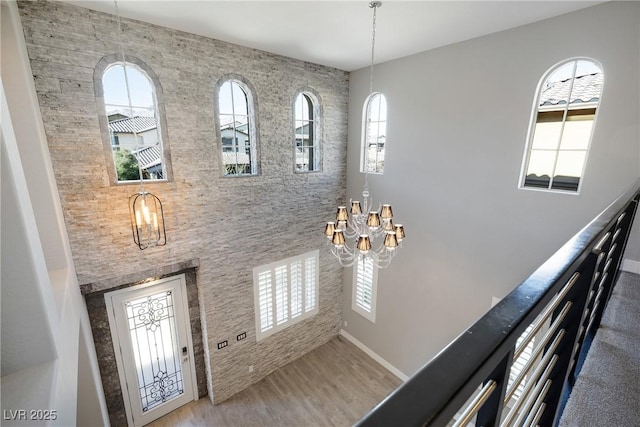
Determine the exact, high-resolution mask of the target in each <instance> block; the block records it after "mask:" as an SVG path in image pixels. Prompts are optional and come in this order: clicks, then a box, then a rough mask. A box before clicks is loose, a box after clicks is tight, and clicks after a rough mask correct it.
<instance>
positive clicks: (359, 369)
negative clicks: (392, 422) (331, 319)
mask: <svg viewBox="0 0 640 427" xmlns="http://www.w3.org/2000/svg"><path fill="white" fill-rule="evenodd" d="M401 382H402V381H401V380H400V379H398V378H397V377H396V376H395V375H393V374H392V373H391V372H389V371H387V370H386V369H385V368H384V367H382V366H381V365H380V364H378V363H377V362H376V361H375V360H373V359H371V358H370V357H369V356H367V355H366V354H365V353H364V352H363V351H362V350H360V349H359V348H357V347H356V346H355V345H353V344H352V343H350V342H349V341H347V340H346V339H344V338H342V337H337V338H334V339H332V340H331V341H329V342H328V343H326V344H324V345H322V346H320V347H318V348H317V349H315V350H313V351H311V352H310V353H308V354H306V355H305V356H303V357H301V358H300V359H298V360H295V361H293V362H291V363H290V364H288V365H286V366H284V367H282V368H280V369H278V370H276V371H275V372H273V373H271V374H270V375H268V376H267V377H265V378H264V379H262V380H261V381H259V382H257V383H256V384H254V385H252V386H251V387H249V388H248V389H246V390H244V391H242V392H240V393H238V394H236V395H235V396H233V397H232V398H230V399H228V400H226V401H224V402H222V403H221V404H220V405H216V406H214V405H212V404H211V402H210V400H209V398H208V397H205V398H203V399H200V400H199V401H197V402H191V403H189V404H187V405H185V406H183V407H182V408H179V409H177V410H176V411H173V412H172V413H170V414H167V415H165V416H164V417H162V418H159V419H158V420H156V421H155V422H153V423H151V424H150V426H153V427H177V426H181V427H196V426H198V427H200V426H216V427H217V426H220V427H248V426H267V427H271V426H272V427H288V426H292V427H302V426H304V427H312V426H322V427H324V426H351V425H353V424H354V423H355V422H356V421H358V420H359V419H360V418H361V417H362V416H363V415H365V414H366V413H367V412H368V411H369V410H371V409H372V408H373V407H374V406H375V405H377V404H378V403H379V402H380V401H381V400H382V399H384V397H386V396H387V395H388V394H389V393H391V392H392V391H393V390H394V389H395V388H396V387H398V386H399V385H400V384H401Z"/></svg>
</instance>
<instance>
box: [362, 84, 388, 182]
mask: <svg viewBox="0 0 640 427" xmlns="http://www.w3.org/2000/svg"><path fill="white" fill-rule="evenodd" d="M363 116H364V120H363V121H364V126H363V128H364V129H363V135H362V150H361V160H360V171H361V172H368V173H380V174H381V173H383V172H384V152H385V145H386V141H387V100H386V98H385V97H384V95H383V94H381V93H373V94H371V95H370V96H369V97H368V98H367V101H366V102H365V104H364V114H363Z"/></svg>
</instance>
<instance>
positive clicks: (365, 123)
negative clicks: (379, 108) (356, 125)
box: [360, 92, 389, 175]
mask: <svg viewBox="0 0 640 427" xmlns="http://www.w3.org/2000/svg"><path fill="white" fill-rule="evenodd" d="M377 96H380V97H382V100H384V103H385V105H387V114H386V115H385V117H384V120H378V121H377V122H376V123H383V122H384V123H385V126H386V127H387V131H386V132H385V142H384V154H383V155H382V161H383V164H382V168H381V169H380V170H379V171H378V170H376V169H372V170H370V169H367V168H368V164H369V163H368V162H367V159H368V153H369V147H368V141H369V122H370V120H369V116H370V114H369V113H370V108H369V106H370V105H371V101H372V100H373V99H374V98H375V97H377ZM388 105H389V104H388V103H387V97H386V96H384V94H383V93H380V92H374V93H372V94H371V95H369V96H368V97H367V99H366V100H365V102H364V108H363V111H362V141H361V146H360V172H361V173H370V174H376V175H382V174H384V162H385V157H386V153H387V135H386V134H388V133H389V132H388V130H389V126H388V125H389V118H388V115H389V110H388ZM376 160H378V158H377V157H376ZM376 164H377V162H376Z"/></svg>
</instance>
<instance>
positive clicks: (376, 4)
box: [369, 1, 382, 94]
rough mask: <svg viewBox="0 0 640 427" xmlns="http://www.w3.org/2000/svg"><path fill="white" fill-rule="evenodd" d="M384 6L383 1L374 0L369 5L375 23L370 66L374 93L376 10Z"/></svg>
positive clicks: (371, 91) (371, 85)
mask: <svg viewBox="0 0 640 427" xmlns="http://www.w3.org/2000/svg"><path fill="white" fill-rule="evenodd" d="M380 6H382V2H379V1H372V2H371V3H369V7H370V8H372V9H373V25H372V34H371V66H370V67H369V94H372V93H373V61H374V58H375V56H374V53H375V47H376V11H377V10H378V8H379V7H380Z"/></svg>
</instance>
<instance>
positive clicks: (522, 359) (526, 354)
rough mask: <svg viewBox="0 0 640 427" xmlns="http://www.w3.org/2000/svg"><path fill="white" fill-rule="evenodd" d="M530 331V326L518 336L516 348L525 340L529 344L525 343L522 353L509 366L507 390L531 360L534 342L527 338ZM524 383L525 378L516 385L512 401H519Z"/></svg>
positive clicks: (531, 327) (533, 339)
mask: <svg viewBox="0 0 640 427" xmlns="http://www.w3.org/2000/svg"><path fill="white" fill-rule="evenodd" d="M532 329H533V325H530V326H529V327H528V328H527V329H526V330H525V331H524V333H523V334H522V335H520V338H518V341H516V348H518V347H519V346H520V344H521V343H522V342H523V341H524V340H525V339H528V340H529V342H528V343H527V346H526V347H525V348H524V350H523V351H522V353H520V356H518V358H517V359H516V360H514V361H513V364H512V365H511V371H510V372H509V384H508V386H507V388H510V387H511V384H513V382H514V381H515V380H516V377H517V376H518V375H520V372H522V369H523V368H524V366H525V365H526V364H527V362H529V359H531V355H532V353H533V345H534V341H535V338H534V337H530V336H529V335H530V333H531V330H532ZM526 383H527V378H526V377H525V378H524V379H523V380H522V381H521V382H520V384H518V387H517V388H516V390H515V391H514V392H513V399H515V400H516V401H517V400H518V399H520V396H522V391H523V390H524V386H525V384H526Z"/></svg>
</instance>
